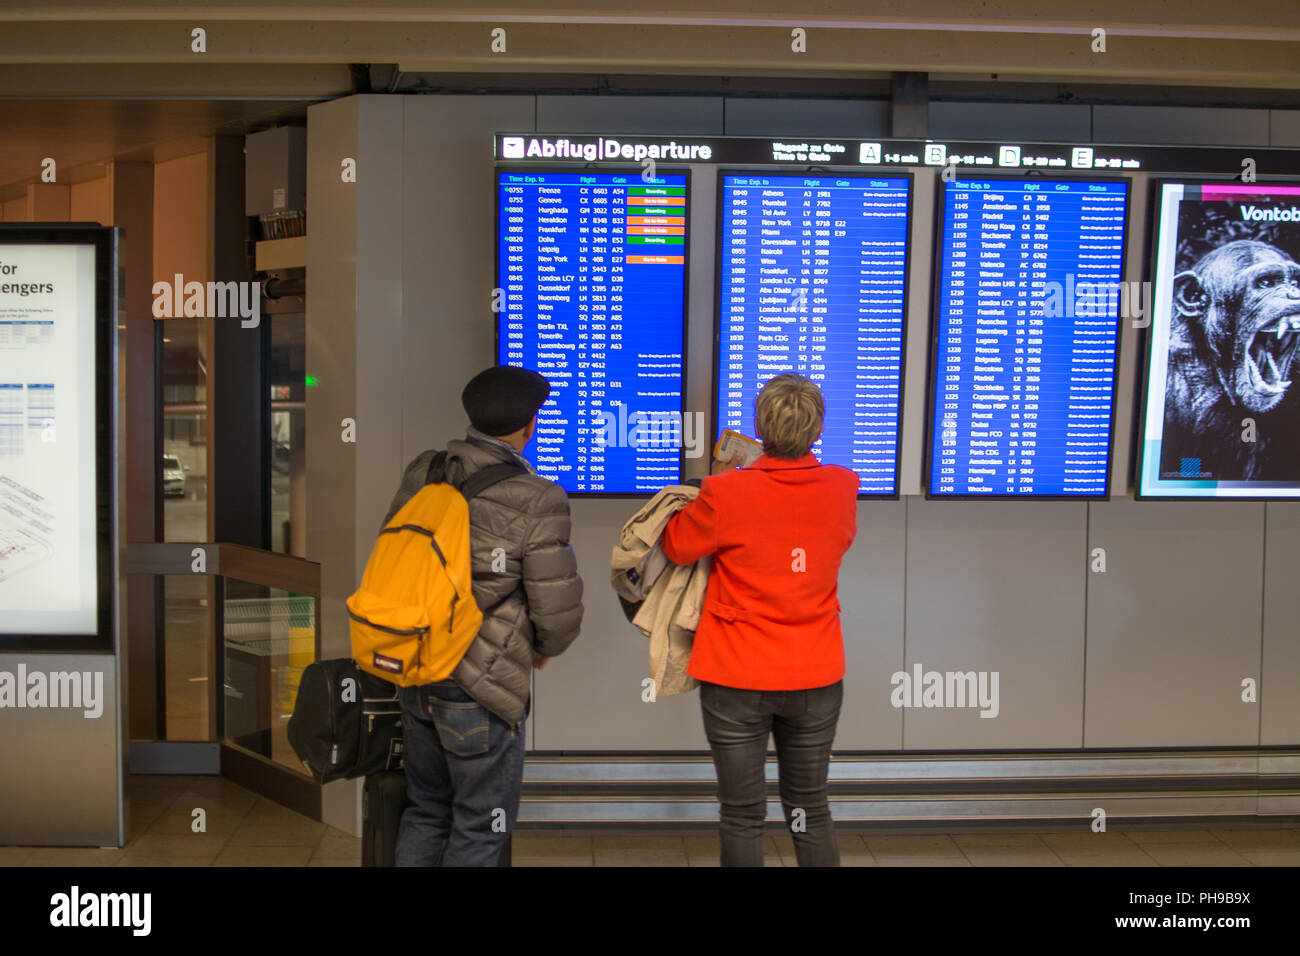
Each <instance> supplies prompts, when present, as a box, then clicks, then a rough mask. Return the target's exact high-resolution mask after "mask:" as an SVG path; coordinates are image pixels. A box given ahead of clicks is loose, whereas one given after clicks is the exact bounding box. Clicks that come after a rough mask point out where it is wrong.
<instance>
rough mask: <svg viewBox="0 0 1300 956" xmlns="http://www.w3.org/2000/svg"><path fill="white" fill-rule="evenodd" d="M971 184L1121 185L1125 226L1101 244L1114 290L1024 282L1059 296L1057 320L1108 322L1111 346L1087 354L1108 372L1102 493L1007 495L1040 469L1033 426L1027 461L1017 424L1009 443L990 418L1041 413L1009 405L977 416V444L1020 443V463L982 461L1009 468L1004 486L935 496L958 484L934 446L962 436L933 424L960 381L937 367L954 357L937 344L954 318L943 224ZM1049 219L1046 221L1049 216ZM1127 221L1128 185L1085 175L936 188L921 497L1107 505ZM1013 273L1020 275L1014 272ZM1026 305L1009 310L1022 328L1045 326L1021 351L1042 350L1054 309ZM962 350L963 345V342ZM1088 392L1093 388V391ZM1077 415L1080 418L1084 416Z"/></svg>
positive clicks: (1027, 299) (970, 179)
mask: <svg viewBox="0 0 1300 956" xmlns="http://www.w3.org/2000/svg"><path fill="white" fill-rule="evenodd" d="M972 183H974V184H981V183H988V184H993V185H995V186H996V184H1000V183H1006V184H1009V185H1012V186H1015V187H1016V188H1017V190H1020V189H1021V188H1022V187H1023V186H1024V185H1025V184H1028V183H1034V184H1040V185H1042V186H1044V187H1046V186H1050V185H1052V184H1056V183H1069V184H1102V183H1105V184H1112V185H1118V186H1122V187H1123V205H1124V213H1123V218H1122V222H1121V224H1120V226H1119V238H1118V241H1115V240H1114V239H1111V240H1109V241H1107V242H1105V243H1104V244H1103V245H1105V246H1106V249H1105V255H1106V257H1107V258H1108V259H1111V261H1113V262H1114V263H1115V264H1116V265H1117V269H1115V270H1114V272H1113V275H1114V278H1113V280H1110V281H1113V282H1114V283H1115V285H1114V286H1113V287H1109V286H1099V285H1098V284H1096V283H1093V282H1092V281H1091V280H1092V278H1093V277H1092V276H1091V275H1089V276H1087V278H1088V280H1089V281H1088V282H1087V283H1084V282H1078V283H1077V284H1076V283H1074V282H1069V281H1067V282H1066V283H1063V284H1059V285H1061V286H1062V288H1061V289H1059V290H1056V289H1051V288H1049V287H1048V284H1049V283H1051V282H1053V281H1054V280H1052V279H1051V278H1049V277H1050V275H1051V274H1052V273H1051V271H1050V270H1049V269H1046V268H1044V269H1039V270H1034V269H1032V268H1030V269H1029V270H1028V271H1027V272H1026V276H1025V278H1026V279H1027V280H1028V281H1029V283H1030V284H1031V286H1032V284H1033V283H1035V282H1038V283H1040V284H1043V285H1044V296H1043V297H1041V298H1042V299H1043V301H1044V303H1047V302H1048V301H1049V299H1048V293H1050V292H1056V291H1059V292H1060V296H1059V299H1055V300H1051V301H1052V302H1056V301H1059V303H1060V308H1061V314H1060V316H1059V317H1060V318H1073V317H1075V316H1076V315H1078V316H1080V317H1086V318H1088V319H1089V320H1092V319H1095V318H1097V317H1098V314H1099V313H1106V314H1107V315H1108V316H1109V317H1110V319H1111V325H1112V328H1111V331H1110V337H1111V338H1112V339H1113V341H1112V342H1111V343H1110V345H1109V348H1108V349H1107V350H1106V351H1105V353H1104V355H1103V354H1098V355H1096V356H1090V360H1096V361H1095V364H1097V365H1098V366H1102V367H1106V368H1107V370H1108V374H1109V377H1110V382H1109V387H1108V388H1106V389H1105V391H1104V396H1105V400H1106V402H1107V404H1106V406H1105V408H1106V414H1107V419H1108V421H1107V423H1106V435H1105V459H1104V474H1103V479H1102V487H1101V488H1100V489H1096V490H1094V489H1095V487H1096V479H1095V477H1093V478H1092V479H1090V481H1089V482H1088V489H1087V490H1085V491H1082V492H1081V493H1066V492H1063V491H1061V492H1044V493H1038V492H1023V493H1021V492H1011V493H1008V492H1007V491H1006V490H1005V489H1006V480H1007V478H1009V477H1011V475H1012V474H1014V476H1015V487H1022V486H1024V487H1032V481H1033V479H1032V478H1031V477H1030V475H1026V474H1024V469H1025V468H1032V469H1035V472H1036V470H1037V464H1036V460H1037V457H1038V455H1037V452H1038V450H1039V449H1038V448H1037V442H1038V438H1037V434H1036V426H1035V432H1034V437H1033V438H1030V439H1028V440H1029V441H1033V442H1035V446H1034V447H1033V449H1032V451H1033V454H1031V455H1028V456H1026V455H1024V454H1022V452H1025V451H1030V450H1031V449H1028V448H1025V447H1023V446H1022V445H1021V444H1020V442H1022V441H1023V440H1024V439H1022V437H1021V434H1020V428H1019V426H1017V429H1016V431H1017V434H1016V437H1015V438H1014V439H1013V438H1012V437H1010V435H1009V434H1002V432H1003V429H1001V428H999V427H998V421H997V418H996V417H995V416H996V415H997V413H998V412H1005V413H1006V414H1007V416H1008V419H1007V421H1008V422H1011V421H1012V419H1010V417H1009V416H1010V415H1011V414H1016V415H1023V414H1034V415H1038V414H1040V413H1041V411H1042V410H1041V408H1039V407H1035V408H1033V409H1032V410H1030V411H1026V410H1024V409H1015V410H1012V409H1011V408H1009V407H1008V408H1005V409H1003V408H997V407H991V408H990V409H987V410H985V411H984V412H981V414H985V415H986V416H987V423H988V428H987V429H980V430H981V431H987V432H988V435H987V436H981V439H982V440H985V441H986V442H989V443H992V442H999V441H1006V442H1007V445H1006V447H1005V449H1003V450H1006V451H1009V450H1010V448H1011V445H1010V442H1011V441H1015V442H1017V445H1016V448H1017V454H1016V455H1015V459H1016V462H1017V463H1016V464H1015V465H1009V464H1003V462H1001V461H997V460H996V459H994V460H991V461H990V462H988V463H987V467H986V468H984V471H987V472H990V473H992V472H993V471H994V469H995V467H998V466H1000V467H1003V468H1005V470H1006V475H1005V476H1004V477H1003V479H1002V485H1001V487H1000V488H999V489H998V490H996V491H993V490H990V491H988V492H976V491H972V490H970V489H971V485H970V484H969V483H968V484H967V487H966V490H954V491H951V492H945V491H941V490H936V484H937V483H938V482H941V481H945V480H947V481H950V482H951V487H953V488H954V489H956V488H957V487H958V486H957V485H956V482H955V478H956V475H955V473H954V474H952V475H949V474H945V472H944V470H943V469H945V468H952V467H954V466H952V465H951V464H949V463H948V462H947V461H946V460H945V459H944V456H943V454H942V449H940V450H939V451H936V442H937V441H959V440H960V438H959V435H960V433H959V432H957V429H956V428H941V427H940V426H941V424H943V423H942V422H941V421H940V420H939V419H938V413H939V412H944V413H945V414H948V413H949V412H950V410H949V409H946V408H940V407H939V406H940V405H941V404H942V405H945V406H946V405H951V404H953V403H952V402H950V401H943V400H941V399H940V396H939V390H940V387H941V386H944V385H945V384H946V380H947V377H948V376H949V375H954V376H956V377H957V378H958V379H959V378H960V365H959V364H956V365H954V370H953V371H949V370H948V365H949V364H954V363H945V364H944V367H943V368H941V367H940V365H941V363H944V360H945V358H948V357H953V358H955V356H954V355H953V354H952V353H951V352H949V351H948V349H951V348H953V346H952V345H951V343H948V344H947V345H946V347H944V348H941V345H944V343H941V337H942V336H943V335H944V333H945V330H946V329H947V328H948V323H949V321H950V320H951V316H947V317H944V316H941V314H940V313H941V311H942V310H944V309H947V308H950V306H949V305H948V300H947V299H946V298H945V294H946V293H947V292H948V291H950V290H949V289H948V288H947V286H946V283H945V279H947V278H951V277H950V276H949V268H948V257H949V256H950V255H951V254H953V252H954V250H953V249H952V248H950V244H949V242H948V237H947V235H946V231H945V222H946V219H947V216H948V214H949V212H953V210H950V209H949V208H948V207H949V205H950V200H953V199H954V197H955V196H956V194H957V193H959V192H961V193H970V192H971V191H972V190H971V188H970V186H971V184H972ZM1004 205H1005V204H1004ZM1018 211H1019V210H1018ZM1000 214H1001V215H1005V214H1006V213H1005V212H1003V213H1000ZM1021 215H1024V213H1023V212H1021ZM1030 215H1033V216H1035V217H1037V216H1040V215H1044V213H1039V212H1037V211H1035V212H1033V213H1030ZM1046 215H1048V216H1049V217H1050V213H1048V214H1046ZM1131 218H1132V183H1131V181H1130V180H1129V179H1127V178H1124V177H1101V176H1086V175H1084V176H1080V175H1077V174H1073V173H1072V174H1069V175H1051V176H996V175H991V176H984V175H971V176H959V177H958V178H956V179H954V180H952V181H950V182H949V181H941V182H940V183H939V188H938V190H937V191H936V197H935V216H934V253H933V256H932V264H933V269H934V280H933V285H932V298H931V309H930V351H929V361H928V362H927V365H926V369H927V382H926V433H925V451H924V468H923V481H924V486H925V496H926V497H927V498H932V499H943V500H949V499H968V500H969V499H977V500H978V499H990V498H992V499H1003V500H1036V501H1052V500H1063V501H1080V500H1083V501H1087V500H1105V499H1107V498H1109V497H1110V493H1111V479H1112V471H1113V469H1112V462H1113V457H1114V441H1115V407H1116V400H1117V396H1118V388H1119V354H1120V335H1121V331H1122V329H1121V321H1122V320H1121V318H1120V315H1119V312H1120V310H1121V301H1120V300H1121V297H1122V294H1123V286H1122V285H1121V283H1122V282H1123V280H1124V264H1125V259H1126V256H1127V253H1128V231H1129V228H1130V221H1131ZM1031 224H1033V225H1035V226H1036V227H1037V226H1038V225H1039V223H1038V222H1037V221H1031ZM1042 225H1043V226H1045V227H1046V226H1047V222H1046V221H1044V222H1042ZM1048 228H1050V227H1048ZM1110 231H1112V232H1113V231H1114V229H1113V227H1111V229H1110ZM984 241H987V240H985V239H984V238H981V239H980V240H979V241H978V242H972V243H971V247H973V248H979V247H980V246H979V243H982V242H984ZM1042 244H1043V245H1044V247H1045V248H1044V249H1043V250H1041V251H1043V252H1044V253H1049V252H1050V245H1049V240H1044V242H1043V243H1042ZM1022 251H1023V250H1022ZM1095 251H1098V252H1100V251H1101V250H1095ZM1007 252H1008V253H1010V250H1009V249H1008V250H1007ZM1034 254H1035V253H1034V252H1033V250H1032V249H1031V251H1030V253H1029V256H1030V258H1028V261H1029V262H1030V263H1031V264H1032V263H1033V262H1034V259H1033V258H1032V255H1034ZM1077 264H1078V259H1077V258H1076V265H1077ZM989 271H990V273H993V272H996V271H997V270H996V269H992V270H989ZM1017 271H1019V269H1018V270H1017ZM1094 271H1095V270H1094ZM1036 272H1041V273H1043V275H1042V276H1041V277H1039V278H1035V277H1034V276H1035V273H1036ZM1069 278H1076V277H1075V275H1074V274H1073V273H1071V274H1069ZM988 281H990V282H992V281H994V279H993V278H990V279H989V280H988ZM1004 282H1005V280H1004ZM1018 285H1019V280H1018V279H1017V280H1012V287H1013V288H1015V287H1017V286H1018ZM977 301H978V300H977ZM1027 303H1029V304H1027ZM1031 303H1032V296H1030V295H1026V296H1020V295H1017V296H1016V297H1014V299H1013V300H1012V305H1011V306H1009V308H1010V309H1011V310H1012V312H1015V311H1018V310H1020V309H1022V308H1025V309H1026V311H1025V316H1026V317H1027V318H1026V319H1025V322H1026V323H1029V322H1033V321H1037V322H1041V323H1042V326H1043V334H1040V335H1038V336H1032V338H1035V339H1037V340H1038V341H1037V342H1036V343H1035V345H1029V344H1026V345H1025V346H1023V347H1024V348H1026V349H1028V348H1032V347H1040V348H1041V347H1044V346H1045V344H1046V338H1045V334H1046V332H1047V326H1046V322H1047V321H1048V319H1049V318H1051V316H1049V315H1048V312H1049V311H1054V309H1055V306H1054V305H1052V306H1051V307H1050V308H1049V306H1048V305H1046V304H1045V305H1044V306H1041V307H1040V308H1039V309H1037V310H1034V309H1033V308H1032V306H1031ZM961 307H962V308H965V305H964V303H963V304H962V306H961ZM1080 308H1083V309H1085V310H1086V311H1085V312H1083V313H1080V311H1079V309H1080ZM1034 311H1041V312H1042V313H1043V315H1041V316H1031V315H1030V313H1031V312H1034ZM1009 331H1014V330H1009ZM1028 331H1029V329H1028V327H1027V328H1026V332H1028ZM1090 334H1091V333H1090ZM1008 338H1013V336H1010V335H1008ZM1020 338H1023V339H1024V340H1025V341H1026V343H1028V340H1029V338H1031V336H1029V335H1027V334H1025V335H1021V336H1020ZM971 344H972V345H974V344H975V343H971ZM963 347H964V343H963ZM1013 347H1014V346H1013ZM1090 351H1096V350H1095V349H1091V350H1090ZM1026 357H1028V356H1026ZM1011 358H1012V371H1011V372H1010V373H1008V372H1007V371H1006V370H1005V368H1003V369H1002V370H1001V373H1002V374H1003V375H1010V377H1011V378H1013V379H1014V378H1015V368H1016V362H1017V358H1016V356H1015V355H1012V356H1011ZM1103 358H1104V359H1105V361H1101V360H1102V359H1103ZM972 361H973V359H972ZM990 365H991V367H992V368H994V369H996V368H997V363H996V362H993V361H992V360H990ZM971 367H972V369H973V368H974V366H973V365H972V366H971ZM1025 367H1026V368H1028V365H1026V366H1025ZM973 374H974V373H973V372H972V375H973ZM988 374H989V375H990V376H992V375H993V374H995V373H994V371H990V372H989V373H988ZM1025 374H1026V377H1027V376H1028V374H1029V373H1025ZM990 381H992V379H990ZM1010 384H1012V385H1013V386H1014V385H1015V383H1014V382H1012V383H1010ZM1089 387H1090V388H1092V386H1091V385H1090V386H1089ZM1101 395H1102V393H1101V392H1099V393H1098V395H1097V396H1096V398H1100V397H1101ZM958 404H959V405H960V401H959V402H958ZM971 404H972V405H973V404H974V399H971ZM987 404H990V405H991V406H997V405H1001V404H1004V405H1017V404H1020V402H1017V401H1011V400H1010V399H1009V400H1008V402H1005V403H1003V402H1000V401H990V402H989V403H987ZM1027 404H1032V405H1035V406H1039V405H1041V402H1039V401H1037V400H1035V401H1033V402H1028V403H1027ZM1093 411H1094V410H1093V409H1088V410H1087V414H1088V415H1091V414H1092V412H1093ZM957 412H960V408H959V409H957ZM1068 412H1069V409H1068V406H1067V414H1068ZM1080 414H1083V411H1082V410H1081V412H1080ZM1014 421H1018V422H1021V423H1023V422H1024V421H1025V419H1023V418H1017V419H1015V420H1014ZM1035 421H1037V419H1035ZM972 423H973V420H972V422H968V423H967V426H966V430H967V431H969V432H972V433H973V432H974V431H976V429H974V428H971V427H970V426H971V424H972ZM1089 427H1091V426H1089ZM945 431H947V432H953V433H956V434H952V435H945V434H944V432H945ZM1007 431H1010V429H1007ZM1088 437H1091V435H1089V436H1088ZM970 440H972V441H973V440H974V437H973V436H972V437H971V439H970ZM1091 444H1093V445H1095V444H1096V443H1095V442H1092V443H1091ZM943 447H947V446H943ZM954 447H955V446H954ZM995 450H996V449H995ZM968 452H969V449H968ZM968 452H967V462H968V464H969V461H970V459H969V454H968ZM1100 454H1101V449H1100V448H1099V447H1098V448H1091V449H1090V450H1089V455H1090V457H1092V458H1093V459H1099V458H1100ZM1062 455H1064V452H1063V453H1062ZM1008 457H1009V456H1008ZM1024 460H1027V461H1028V463H1027V464H1023V465H1022V464H1021V462H1022V461H1024ZM1060 467H1061V471H1062V474H1061V481H1062V482H1064V480H1065V479H1066V471H1065V467H1066V466H1065V464H1064V458H1062V464H1061V466H1060ZM1013 469H1014V471H1013ZM1032 474H1034V473H1031V475H1032ZM1094 475H1095V472H1094ZM982 478H983V475H982V474H981V480H982ZM990 487H992V486H990Z"/></svg>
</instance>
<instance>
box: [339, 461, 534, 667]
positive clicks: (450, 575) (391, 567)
mask: <svg viewBox="0 0 1300 956" xmlns="http://www.w3.org/2000/svg"><path fill="white" fill-rule="evenodd" d="M445 461H446V452H436V453H432V452H425V453H424V454H423V455H421V456H420V457H419V458H417V459H416V460H415V461H414V462H412V463H411V465H410V466H408V468H407V471H406V476H405V477H404V478H403V481H402V488H401V489H400V490H399V491H398V493H397V497H396V498H395V499H394V502H393V509H390V512H389V518H388V519H387V520H386V521H385V522H384V528H383V530H382V531H380V532H379V539H378V540H377V541H376V542H375V546H374V549H373V550H372V551H371V552H370V558H369V560H368V561H366V570H365V573H364V574H363V575H362V578H361V587H360V588H359V589H357V591H356V592H355V593H354V594H353V595H352V596H351V597H350V598H348V601H347V606H348V618H349V622H348V624H349V628H350V630H351V636H352V656H353V658H354V659H355V660H356V662H357V666H358V667H360V668H361V669H362V670H364V671H367V672H368V673H371V674H374V675H375V676H377V677H382V678H384V679H385V680H387V681H389V682H391V683H393V684H397V685H398V686H400V687H412V686H419V685H421V684H429V683H432V682H434V681H439V680H444V679H445V678H447V677H449V676H451V672H452V671H453V670H455V668H456V665H457V664H459V663H460V659H461V658H462V657H463V656H464V655H465V652H466V651H467V650H468V649H469V646H470V644H471V643H473V641H474V638H475V637H477V636H478V630H479V627H480V626H481V625H482V623H483V613H482V611H480V610H479V607H478V604H477V603H476V602H475V600H474V593H473V591H472V590H471V584H472V580H471V570H470V529H469V499H471V498H473V497H474V496H475V495H477V494H479V493H480V492H482V491H483V490H484V489H486V488H488V487H490V486H491V485H494V484H496V483H497V482H498V481H502V480H504V479H506V478H509V477H511V476H512V475H517V474H522V473H523V469H522V468H520V467H518V466H517V465H511V464H502V465H494V466H492V467H490V468H484V469H482V470H480V471H478V472H476V473H475V474H473V475H471V476H470V478H469V479H468V480H467V481H466V482H465V483H464V485H463V486H462V487H461V488H459V489H458V488H456V487H455V486H453V485H450V484H446V483H444V481H443V478H444V476H445V470H444V466H445ZM416 489H418V490H416ZM403 502H405V503H403Z"/></svg>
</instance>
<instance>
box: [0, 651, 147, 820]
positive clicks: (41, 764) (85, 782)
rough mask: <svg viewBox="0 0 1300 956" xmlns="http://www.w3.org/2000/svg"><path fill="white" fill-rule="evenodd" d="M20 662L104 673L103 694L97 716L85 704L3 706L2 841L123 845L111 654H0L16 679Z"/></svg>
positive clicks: (30, 667) (0, 663)
mask: <svg viewBox="0 0 1300 956" xmlns="http://www.w3.org/2000/svg"><path fill="white" fill-rule="evenodd" d="M20 664H21V665H22V666H24V667H25V668H26V673H27V674H28V675H30V674H33V673H36V672H41V673H44V674H47V675H48V674H50V673H51V672H73V671H75V672H80V673H92V674H94V673H99V674H102V675H103V677H102V681H103V700H102V701H101V706H100V708H99V710H100V714H99V716H98V717H91V718H88V717H86V711H85V709H84V708H82V709H71V708H64V707H60V708H53V707H42V708H37V709H32V708H26V707H24V708H13V709H11V708H9V707H6V708H5V709H4V710H3V711H0V846H120V845H121V840H120V839H119V828H118V796H119V791H120V789H121V786H122V751H121V748H120V747H119V746H118V711H119V709H120V706H121V702H120V700H119V697H118V687H119V685H118V680H117V661H116V659H115V658H114V656H113V655H111V654H3V655H0V671H4V672H7V673H8V674H10V675H13V679H15V680H16V679H17V676H18V673H19V671H18V668H19V665H20ZM92 680H94V678H92ZM48 699H49V698H47V700H48Z"/></svg>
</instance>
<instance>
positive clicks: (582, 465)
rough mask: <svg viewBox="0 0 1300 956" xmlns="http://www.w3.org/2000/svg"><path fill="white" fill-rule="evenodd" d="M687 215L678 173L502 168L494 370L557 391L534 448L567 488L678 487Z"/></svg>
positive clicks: (541, 465)
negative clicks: (508, 370)
mask: <svg viewBox="0 0 1300 956" xmlns="http://www.w3.org/2000/svg"><path fill="white" fill-rule="evenodd" d="M686 215H687V213H686V175H685V174H682V173H676V174H661V175H659V176H657V177H655V178H653V179H650V180H648V181H643V180H642V177H641V175H640V173H639V172H638V173H610V172H596V171H568V172H550V171H536V170H531V169H530V170H527V171H515V170H505V169H501V170H498V171H497V242H498V249H497V275H498V284H499V287H500V289H501V290H502V292H503V294H504V302H503V304H502V305H503V307H502V308H501V309H500V311H499V312H498V318H497V362H498V363H499V364H501V365H517V366H523V367H525V368H530V369H534V370H535V371H537V372H540V373H541V374H542V375H544V376H546V378H547V380H548V381H549V382H550V383H551V395H550V398H548V399H547V401H546V404H545V405H544V406H543V407H542V409H541V410H540V411H539V412H538V414H537V435H536V438H535V439H534V442H535V444H534V445H533V446H531V448H530V449H529V453H531V455H532V458H533V462H534V464H535V466H536V468H537V472H538V474H540V475H542V476H544V477H546V478H550V479H551V480H552V481H556V482H558V483H559V484H560V485H561V486H563V488H564V489H565V490H566V491H568V492H573V493H578V494H582V493H597V494H637V493H641V492H654V491H658V490H659V489H661V488H663V487H664V486H665V485H670V484H675V483H677V482H679V481H680V480H681V454H682V447H683V443H684V442H688V441H690V440H691V439H692V437H693V436H692V434H691V433H692V422H691V421H690V420H688V421H686V422H685V423H683V419H682V379H683V362H682V355H683V351H684V341H685V321H684V320H685V296H686V235H687V231H686ZM699 417H700V418H701V419H702V418H703V415H702V414H701V415H700V416H699ZM695 430H696V431H698V432H700V433H702V432H703V428H698V429H695ZM695 437H698V438H701V439H702V437H703V436H702V434H700V435H698V436H695Z"/></svg>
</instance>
